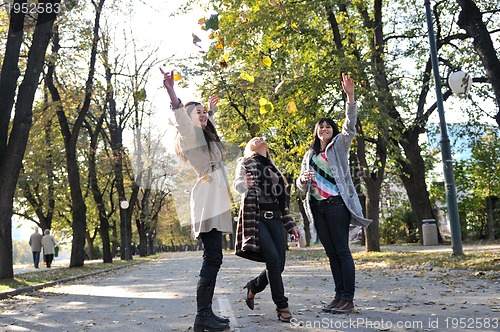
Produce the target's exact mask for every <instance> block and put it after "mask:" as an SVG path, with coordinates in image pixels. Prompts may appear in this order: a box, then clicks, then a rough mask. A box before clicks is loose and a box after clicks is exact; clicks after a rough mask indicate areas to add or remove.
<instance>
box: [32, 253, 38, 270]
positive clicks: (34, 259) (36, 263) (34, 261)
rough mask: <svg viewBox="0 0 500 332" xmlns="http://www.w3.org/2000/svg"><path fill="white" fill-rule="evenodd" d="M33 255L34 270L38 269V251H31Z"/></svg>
mask: <svg viewBox="0 0 500 332" xmlns="http://www.w3.org/2000/svg"><path fill="white" fill-rule="evenodd" d="M32 253H33V264H34V265H35V268H36V269H38V264H39V263H40V251H32Z"/></svg>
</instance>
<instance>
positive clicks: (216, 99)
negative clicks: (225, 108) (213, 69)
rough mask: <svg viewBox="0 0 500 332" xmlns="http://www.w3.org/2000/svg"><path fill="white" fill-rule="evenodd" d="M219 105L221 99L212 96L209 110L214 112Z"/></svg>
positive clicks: (209, 99)
mask: <svg viewBox="0 0 500 332" xmlns="http://www.w3.org/2000/svg"><path fill="white" fill-rule="evenodd" d="M218 103H219V97H217V96H216V95H212V96H210V98H208V104H209V107H210V109H209V110H213V109H214V108H215V107H216V106H217V104H218Z"/></svg>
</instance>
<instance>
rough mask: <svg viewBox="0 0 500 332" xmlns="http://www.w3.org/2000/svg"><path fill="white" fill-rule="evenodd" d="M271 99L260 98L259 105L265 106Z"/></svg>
mask: <svg viewBox="0 0 500 332" xmlns="http://www.w3.org/2000/svg"><path fill="white" fill-rule="evenodd" d="M268 102H269V101H267V99H266V98H260V99H259V105H260V106H264V105H265V104H267V103H268Z"/></svg>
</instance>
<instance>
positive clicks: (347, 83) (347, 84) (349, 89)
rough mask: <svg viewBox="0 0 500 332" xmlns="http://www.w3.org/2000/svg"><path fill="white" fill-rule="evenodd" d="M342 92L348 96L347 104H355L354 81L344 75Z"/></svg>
mask: <svg viewBox="0 0 500 332" xmlns="http://www.w3.org/2000/svg"><path fill="white" fill-rule="evenodd" d="M342 90H344V92H345V93H346V95H347V102H348V103H349V104H353V103H354V80H353V79H352V78H350V77H349V75H348V74H346V73H342Z"/></svg>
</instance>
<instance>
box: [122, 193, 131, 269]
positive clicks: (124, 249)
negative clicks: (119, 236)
mask: <svg viewBox="0 0 500 332" xmlns="http://www.w3.org/2000/svg"><path fill="white" fill-rule="evenodd" d="M120 207H121V208H122V213H123V221H124V228H125V230H124V233H125V234H123V236H124V238H123V242H124V243H125V248H123V253H124V255H125V257H124V258H125V260H129V259H130V257H129V255H128V252H129V250H128V239H127V233H128V230H127V223H128V222H127V209H128V207H129V204H128V201H126V200H123V201H121V202H120Z"/></svg>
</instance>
